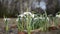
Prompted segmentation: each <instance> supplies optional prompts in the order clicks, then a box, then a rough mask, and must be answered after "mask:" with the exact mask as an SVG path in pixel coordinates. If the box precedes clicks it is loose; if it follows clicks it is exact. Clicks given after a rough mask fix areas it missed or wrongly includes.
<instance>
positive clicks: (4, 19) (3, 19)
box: [3, 18, 11, 21]
mask: <svg viewBox="0 0 60 34" xmlns="http://www.w3.org/2000/svg"><path fill="white" fill-rule="evenodd" d="M3 20H4V21H6V20H11V19H10V18H4V19H3Z"/></svg>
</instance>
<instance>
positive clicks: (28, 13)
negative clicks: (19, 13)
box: [24, 12, 32, 15]
mask: <svg viewBox="0 0 60 34" xmlns="http://www.w3.org/2000/svg"><path fill="white" fill-rule="evenodd" d="M25 14H30V15H31V14H32V13H31V12H24V15H25Z"/></svg>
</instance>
